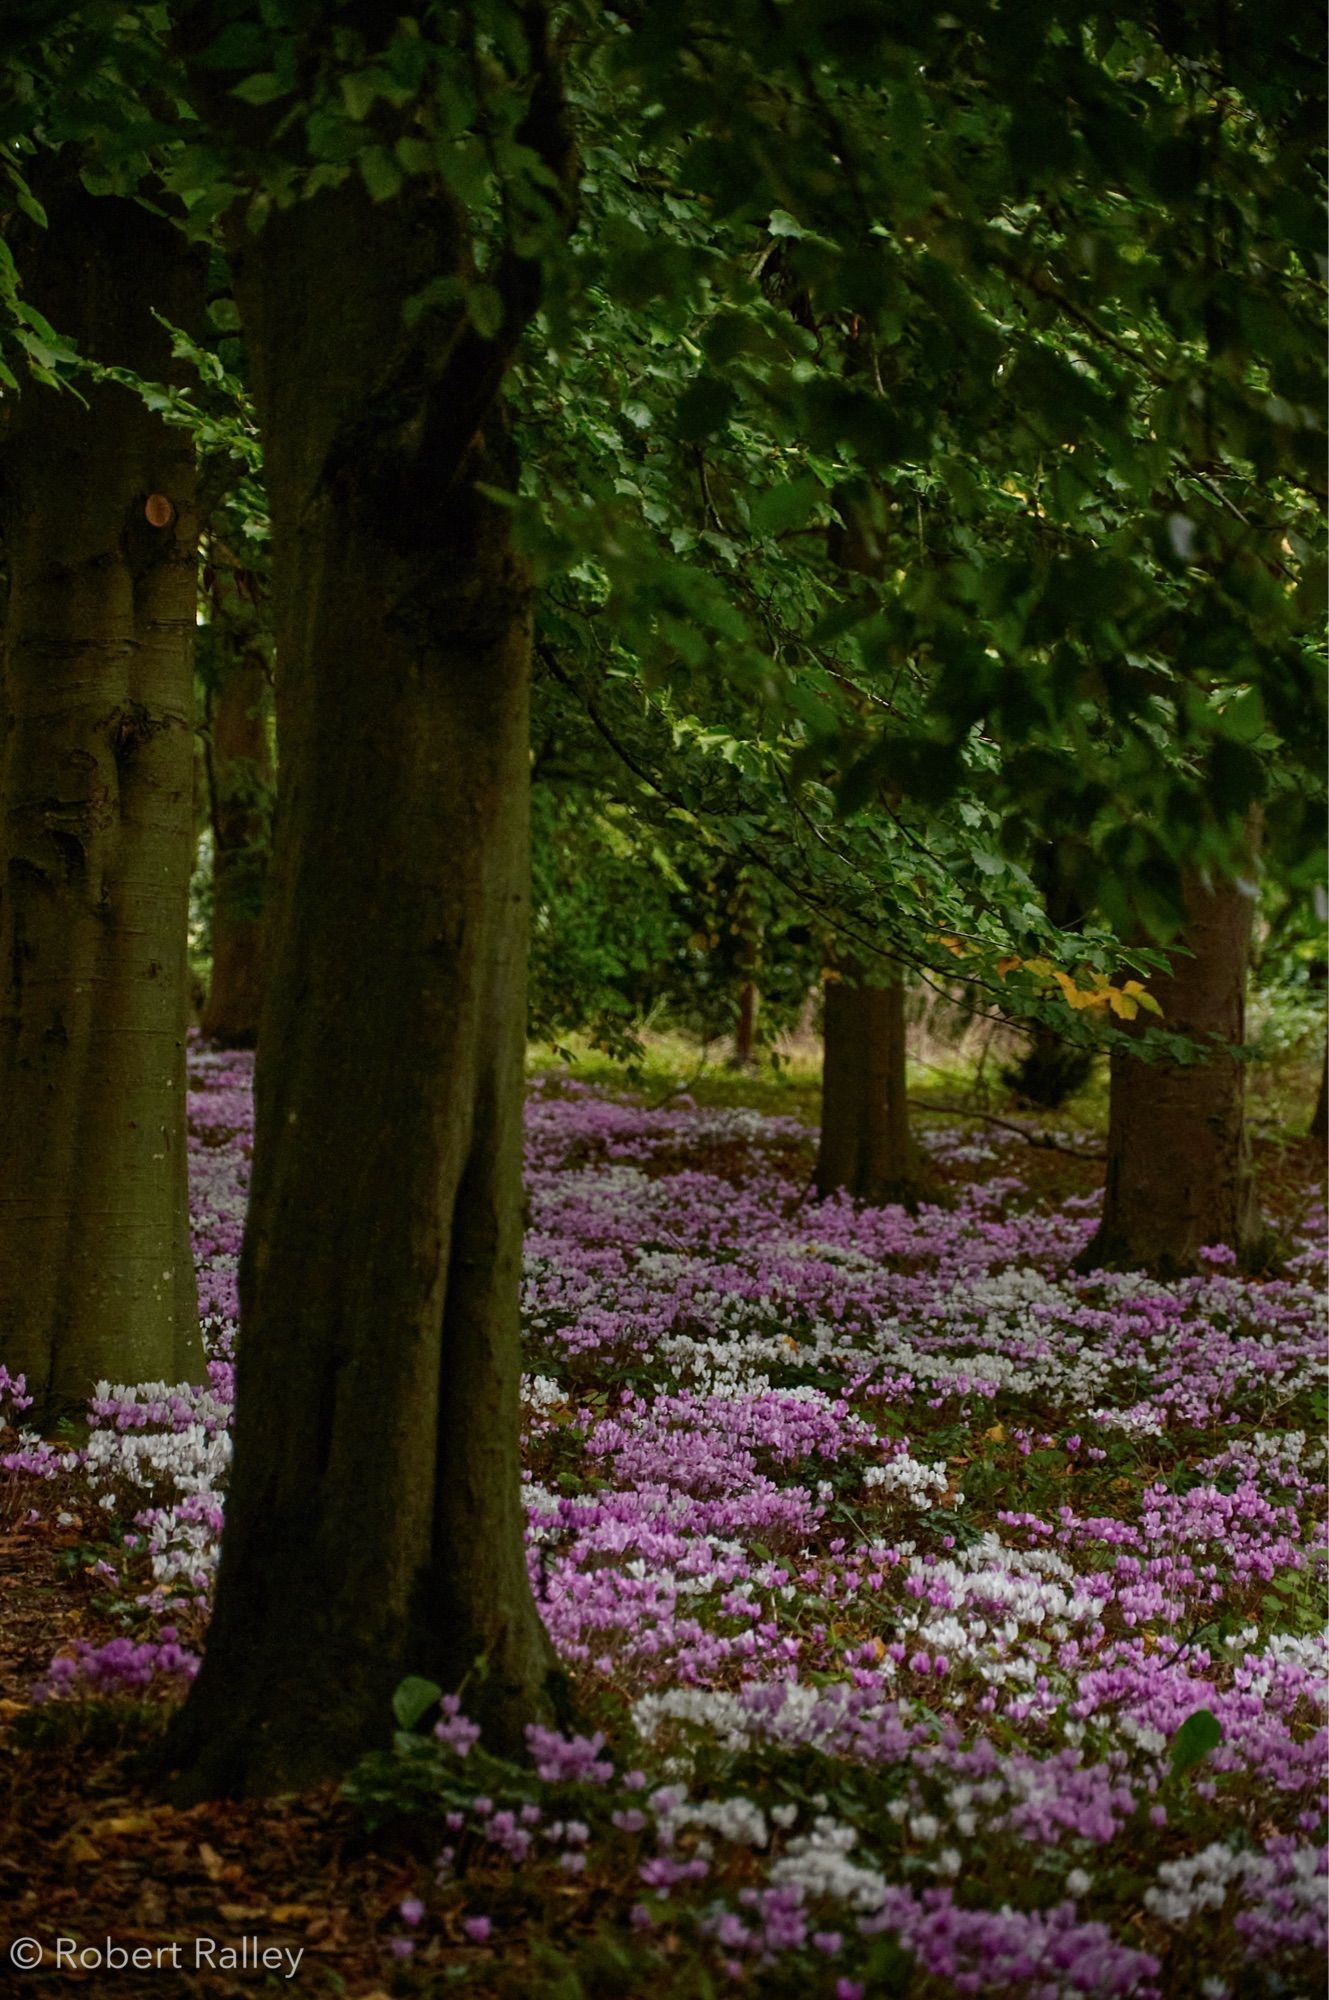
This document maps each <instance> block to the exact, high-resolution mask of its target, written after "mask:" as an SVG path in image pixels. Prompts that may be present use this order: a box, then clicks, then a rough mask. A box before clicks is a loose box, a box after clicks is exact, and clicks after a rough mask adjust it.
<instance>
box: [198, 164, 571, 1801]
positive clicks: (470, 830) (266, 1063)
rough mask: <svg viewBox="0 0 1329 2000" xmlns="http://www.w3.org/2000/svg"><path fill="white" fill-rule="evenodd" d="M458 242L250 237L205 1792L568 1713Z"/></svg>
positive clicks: (519, 854) (522, 759)
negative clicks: (262, 887)
mask: <svg viewBox="0 0 1329 2000" xmlns="http://www.w3.org/2000/svg"><path fill="white" fill-rule="evenodd" d="M413 185H414V186H415V187H419V186H420V185H421V184H420V183H419V182H416V183H414V184H413ZM463 241H464V239H463V235H462V231H461V229H460V227H459V225H458V222H457V219H456V218H455V216H454V215H453V214H452V213H451V211H450V210H449V209H447V208H446V207H445V206H444V205H443V204H442V203H440V202H438V201H434V200H428V199H426V198H425V197H424V196H421V197H419V198H413V197H412V196H410V195H409V194H408V195H403V196H402V197H400V198H399V199H397V200H394V201H389V202H384V203H380V204H379V205H377V206H375V205H374V204H373V203H371V202H370V200H369V199H368V197H367V195H366V194H365V193H364V191H363V189H362V188H361V187H360V185H359V182H358V181H352V182H350V183H348V184H347V185H346V186H345V187H343V188H340V189H336V190H329V191H325V192H323V193H320V194H318V195H317V196H315V197H314V198H312V199H310V200H306V201H303V202H300V203H297V204H296V205H294V206H293V207H292V208H290V209H288V210H285V211H278V212H275V213H274V214H273V215H272V217H271V219H270V220H269V221H268V222H267V223H266V225H265V226H264V227H263V229H262V230H261V231H259V232H258V234H257V235H249V234H248V233H247V232H246V231H245V230H244V228H243V225H242V226H241V228H240V229H239V230H238V231H237V249H236V254H235V259H234V269H235V281H236V290H237V297H238V299H239V303H240V308H241V314H242V319H243V322H244V327H245V332H246V337H247V339H248V341H249V343H250V348H251V353H252V356H253V360H254V368H255V390H256V398H257V407H258V413H259V420H260V426H261V429H262V433H263V438H264V447H265V462H266V466H267V481H268V493H269V498H270V504H271V514H272V548H273V601H274V610H275V625H276V640H277V658H278V673H277V723H278V740H279V742H280V744H281V754H282V772H281V785H282V799H281V807H280V811H279V813H278V816H277V827H276V842H275V854H274V883H273V895H272V902H271V910H272V923H273V942H272V955H271V966H270V976H269V981H268V988H267V993H266V996H265V999H264V1005H263V1012H262V1017H261V1023H260V1032H259V1043H258V1060H257V1077H256V1129H255V1143H254V1169H253V1181H252V1187H251V1194H250V1206H249V1215H248V1221H247V1225H246V1231H245V1238H244V1248H243V1255H242V1261H241V1272H240V1296H241V1331H240V1339H239V1347H238V1382H237V1411H236V1424H235V1457H234V1470H233V1476H232V1481H231V1488H230V1493H229V1497H228V1502H227V1513H226V1527H225V1534H224V1538H223V1544H222V1557H221V1566H220V1572H219V1577H218V1587H217V1598H216V1608H215V1611H214V1614H213V1621H212V1626H211V1630H210V1632H209V1636H208V1646H207V1653H206V1657H205V1659H204V1663H203V1668H202V1671H201V1674H200V1676H199V1678H198V1680H197V1682H196V1683H195V1686H194V1688H193V1690H192V1692H191V1695H190V1697H189V1700H188V1703H187V1705H186V1707H185V1709H184V1711H183V1713H182V1716H181V1718H180V1722H179V1725H178V1728H177V1731H176V1736H175V1741H174V1751H175V1756H176V1759H177V1761H179V1762H180V1763H182V1764H183V1765H184V1766H185V1773H184V1777H183V1780H182V1782H181V1784H180V1786H179V1789H180V1790H181V1791H182V1792H183V1793H184V1794H185V1795H189V1794H190V1793H194V1794H199V1793H209V1792H211V1793H215V1792H218V1791H223V1792H241V1793H250V1794H254V1793H262V1792H268V1791H273V1790H282V1789H287V1788H290V1787H292V1786H297V1787H298V1786H302V1785H305V1784H307V1783H310V1782H312V1781H315V1780H318V1779H322V1778H325V1777H327V1776H329V1775H330V1774H336V1773H339V1772H342V1771H344V1770H345V1769H346V1768H347V1767H348V1766H349V1765H350V1764H351V1763H352V1762H353V1761H354V1759H355V1758H356V1757H357V1756H358V1755H359V1754H360V1753H362V1752H363V1751H364V1750H365V1749H366V1748H368V1747H370V1746H372V1745H374V1744H377V1743H382V1742H385V1741H386V1740H387V1737H388V1734H389V1731H390V1729H391V1709H390V1703H391V1697H392V1693H393V1690H394V1688H395V1687H396V1685H397V1684H398V1683H399V1682H400V1680H401V1679H402V1678H403V1676H404V1675H406V1674H408V1673H416V1674H423V1675H426V1676H429V1677H432V1678H433V1679H434V1680H436V1681H437V1682H438V1683H440V1684H441V1685H442V1686H443V1687H445V1688H450V1689H455V1688H457V1687H459V1686H460V1685H461V1684H462V1683H463V1681H466V1682H467V1688H466V1706H467V1709H468V1711H469V1712H470V1713H472V1714H473V1715H475V1716H476V1718H477V1719H478V1720H479V1721H480V1722H481V1724H482V1726H483V1727H484V1728H485V1730H486V1733H487V1735H488V1737H489V1738H490V1740H491V1741H493V1742H495V1743H496V1744H498V1745H501V1746H503V1747H504V1748H506V1749H508V1750H514V1749H520V1748H521V1745H522V1739H523V1731H524V1725H525V1724H526V1722H527V1721H528V1720H530V1719H532V1718H535V1717H537V1716H540V1715H542V1714H543V1715H548V1714H549V1713H550V1712H551V1704H553V1705H556V1704H557V1699H558V1695H559V1676H558V1674H557V1670H556V1666H555V1660H554V1655H553V1652H552V1648H551V1647H550V1644H549V1641H548V1639H547V1637H546V1635H545V1632H544V1629H543V1627H542V1625H541V1623H540V1620H539V1616H538V1614H537V1611H536V1608H535V1603H534V1599H533V1596H532V1592H531V1588H530V1584H529V1581H528V1576H527V1568H526V1560H525V1548H524V1519H523V1509H522V1503H521V1494H520V1484H519V1479H520V1472H519V1406H518V1399H519V1389H520V1371H521V1355H520V1346H519V1327H518V1286H519V1276H520V1250H521V1217H522V1186H521V1119H522V1097H523V1057H524V1025H525V969H526V942H527V926H528V919H529V900H530V898H529V881H528V852H527V840H528V831H527V829H528V806H529V796H528V795H529V736H528V686H529V678H530V653H531V582H530V578H529V576H528V574H527V570H526V566H525V564H524V562H523V560H522V559H521V558H520V557H519V556H518V554H517V553H516V551H515V549H514V547H513V543H512V538H511V529H510V518H511V517H510V514H509V512H508V510H507V509H505V508H504V507H502V506H500V505H497V504H495V503H493V502H492V501H490V500H488V499H486V498H484V497H483V496H482V494H481V493H480V492H479V491H478V490H477V487H478V485H479V484H480V483H482V482H483V483H488V484H490V485H492V486H496V487H499V488H501V489H503V490H505V491H511V490H512V489H513V488H514V486H515V483H516V468H515V465H514V463H513V457H512V453H511V450H510V447H509V445H508V442H507V436H506V426H505V422H504V417H503V412H502V408H501V404H500V402H499V400H498V387H499V383H500V382H501V378H502V372H503V363H502V359H501V357H499V358H498V359H497V360H496V359H495V356H494V354H493V352H492V351H491V349H490V347H489V346H488V345H487V344H486V343H478V345H477V341H476V340H472V339H470V338H469V336H468V335H467V334H466V332H465V330H464V328H462V329H460V330H459V329H458V327H457V325H456V323H455V321H452V322H450V321H447V320H445V319H442V318H440V317H439V316H433V317H431V316H426V317H425V318H424V319H422V320H420V321H418V322H417V323H416V324H415V325H414V326H413V327H410V328H408V327H407V326H406V325H405V322H404V319H403V314H402V302H403V299H404V298H405V297H407V296H409V295H410V294H411V293H412V292H414V291H417V290H419V289H420V288H421V287H423V285H424V284H425V283H426V282H427V281H429V280H431V279H434V278H437V277H438V276H439V275H440V274H443V273H446V272H448V271H450V270H457V269H458V268H460V264H461V260H462V258H463V256H464V254H465V253H464V248H463ZM348 271H353V272H355V273H356V274H357V276H356V282H355V283H354V284H353V285H348V284H347V283H346V273H347V272H348ZM468 412H470V413H472V414H471V415H469V416H468V414H467V413H468ZM477 1663H482V1670H481V1672H479V1673H475V1672H474V1671H473V1670H474V1669H475V1668H476V1667H477ZM468 1677H470V1678H469V1679H468Z"/></svg>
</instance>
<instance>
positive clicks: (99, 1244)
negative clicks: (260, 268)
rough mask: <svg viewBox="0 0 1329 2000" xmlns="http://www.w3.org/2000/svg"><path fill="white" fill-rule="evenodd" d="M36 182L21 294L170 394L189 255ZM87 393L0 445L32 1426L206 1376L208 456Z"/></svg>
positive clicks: (16, 1109)
mask: <svg viewBox="0 0 1329 2000" xmlns="http://www.w3.org/2000/svg"><path fill="white" fill-rule="evenodd" d="M48 181H49V184H46V185H43V188H42V193H43V195H44V196H45V199H46V203H47V208H48V213H49V218H50V227H49V230H46V231H40V230H29V231H26V232H25V233H24V235H23V238H22V240H21V241H20V244H19V253H18V254H19V262H20V268H21V271H22V275H23V280H24V287H25V292H26V295H27V296H28V297H29V298H30V299H31V300H32V302H33V303H34V304H35V305H37V306H38V307H40V309H41V310H42V311H43V312H44V313H45V314H46V316H47V318H48V319H50V320H51V321H52V323H53V324H54V325H55V326H56V327H58V328H59V330H60V331H61V332H62V333H64V334H65V335H67V336H70V337H72V338H73V339H74V340H75V341H76V342H77V344H78V346H79V348H80V349H81V351H82V352H84V353H85V354H88V355H90V356H92V357H93V358H94V359H96V360H99V361H101V362H104V363H108V364H115V365H119V366H122V367H126V368H131V369H133V370H134V371H135V372H137V373H138V374H140V375H143V376H145V377H146V378H148V379H150V380H158V381H160V380H162V379H165V378H167V377H169V376H170V375H171V372H172V362H171V359H170V347H169V340H168V337H167V335H166V333H165V332H164V330H163V328H162V327H161V325H160V324H159V323H158V321H157V320H156V319H154V318H153V309H154V308H155V309H156V310H157V311H159V312H161V313H163V314H164V315H165V316H166V317H167V318H168V319H170V320H171V321H172V322H173V323H174V324H176V325H185V326H189V325H191V324H193V323H195V321H196V319H197V318H198V316H199V315H200V313H201V305H202V274H201V268H200V265H199V261H198V259H197V256H196V254H195V253H194V252H192V251H190V250H189V249H188V248H187V246H186V244H185V241H184V238H183V237H182V236H181V235H180V234H179V232H178V231H177V230H175V229H174V228H173V227H172V226H171V225H170V224H169V223H168V222H166V221H164V220H161V219H160V218H158V217H155V216H153V215H151V214H149V213H148V212H147V211H146V210H144V209H143V208H141V207H139V206H138V205H137V204H136V203H133V202H130V201H126V200H120V199H118V198H112V197H98V198H94V197H92V196H90V195H88V194H86V193H85V192H84V191H83V189H82V187H81V186H80V185H79V183H78V180H77V177H76V175H75V174H74V173H73V172H72V170H70V169H67V168H66V167H65V166H64V165H63V163H59V162H57V163H56V164H55V165H54V167H53V168H52V169H51V171H50V174H49V176H48ZM81 386H82V394H83V396H84V397H85V398H86V400H85V401H81V400H79V398H78V397H76V396H75V395H73V394H70V393H62V392H59V391H57V390H54V389H51V388H49V387H46V386H43V385H41V384H38V383H29V384H27V385H26V386H25V387H24V390H23V393H22V394H21V396H19V397H18V398H17V399H15V400H14V401H13V402H12V403H8V404H7V409H6V421H5V427H4V432H3V443H2V444H0V511H2V517H3V533H4V545H5V553H6V559H7V564H8V570H9V599H8V611H7V618H6V624H5V642H4V663H3V675H2V677H0V689H2V698H3V752H2V753H0V966H3V975H2V977H3V994H2V997H0V1357H3V1359H4V1361H5V1363H6V1365H7V1366H8V1367H9V1368H10V1369H11V1371H14V1372H22V1373H23V1374H24V1375H25V1377H26V1378H27V1384H28V1389H29V1393H30V1394H31V1395H32V1396H33V1398H34V1408H33V1417H34V1418H35V1420H36V1421H37V1422H38V1423H40V1424H49V1423H50V1422H51V1421H53V1420H54V1419H55V1418H57V1417H59V1416H62V1415H66V1414H74V1413H81V1412H82V1410H83V1408H84V1406H85V1405H86V1402H87V1398H88V1395H89V1393H90V1392H91V1391H92V1389H93V1388H94V1386H95V1385H96V1383H97V1382H98V1381H100V1380H102V1379H110V1380H115V1381H129V1382H137V1381H154V1380H167V1381H178V1380H180V1379H182V1378H186V1377H188V1378H190V1379H193V1380H199V1379H201V1378H202V1374H203V1354H202V1346H201V1342H200V1338H199V1328H198V1305H197V1294H196V1289H195V1279H194V1265H193V1259H192V1256H191V1252H190V1241H189V1213H188V1187H187V1156H186V1133H185V1031H186V1026H187V1019H188V1003H189V994H188V979H187V966H186V919H187V910H188V894H189V875H190V865H191V861H192V835H193V825H192V812H193V804H192V788H193V714H192V705H193V680H192V661H193V642H194V617H195V604H196V588H197V585H196V567H197V566H196V546H197V519H196V513H195V469H194V459H193V451H192V447H191V445H190V442H189V439H188V436H187V434H186V433H185V432H184V431H183V430H180V429H178V428H171V427H168V426H167V425H166V424H164V423H163V422H162V421H161V419H160V418H159V417H158V416H155V415H153V414H152V413H151V412H150V411H149V410H148V409H147V407H146V406H145V404H144V403H143V402H142V401H141V400H140V398H139V397H138V396H137V395H135V394H134V393H133V392H132V391H131V390H129V389H127V388H124V387H121V386H118V385H116V384H104V385H87V384H84V385H81ZM149 496H156V499H155V500H154V503H153V506H152V508H151V509H149V508H148V505H147V503H148V500H149ZM164 503H169V506H166V505H165V504H164ZM149 513H151V514H152V515H154V516H155V517H156V518H157V519H158V520H159V521H160V523H161V524H160V525H153V523H152V521H151V520H150V519H149ZM163 516H166V518H163Z"/></svg>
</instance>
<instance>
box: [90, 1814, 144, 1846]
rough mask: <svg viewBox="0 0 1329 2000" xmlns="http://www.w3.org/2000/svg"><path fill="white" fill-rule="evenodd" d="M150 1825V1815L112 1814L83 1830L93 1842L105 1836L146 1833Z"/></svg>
mask: <svg viewBox="0 0 1329 2000" xmlns="http://www.w3.org/2000/svg"><path fill="white" fill-rule="evenodd" d="M151 1825H152V1814H151V1813H145V1812H137V1813H112V1815H111V1817H110V1818H109V1819H99V1820H95V1821H94V1822H93V1824H92V1825H91V1826H90V1827H88V1828H86V1829H85V1830H86V1832H87V1833H88V1834H89V1835H90V1836H91V1838H92V1839H94V1840H95V1839H97V1838H98V1837H99V1836H100V1837H102V1838H104V1837H105V1836H106V1835H107V1834H125V1833H146V1832H147V1831H148V1829H149V1828H150V1827H151Z"/></svg>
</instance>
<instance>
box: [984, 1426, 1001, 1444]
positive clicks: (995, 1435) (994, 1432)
mask: <svg viewBox="0 0 1329 2000" xmlns="http://www.w3.org/2000/svg"><path fill="white" fill-rule="evenodd" d="M983 1435H984V1437H985V1438H991V1439H992V1442H993V1444H1001V1443H1003V1442H1004V1440H1005V1437H1006V1426H1005V1424H993V1426H992V1429H991V1430H990V1431H984V1433H983Z"/></svg>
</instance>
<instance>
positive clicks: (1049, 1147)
mask: <svg viewBox="0 0 1329 2000" xmlns="http://www.w3.org/2000/svg"><path fill="white" fill-rule="evenodd" d="M908 1102H909V1103H910V1104H911V1105H912V1106H913V1108H914V1109H915V1110H916V1111H936V1112H939V1113H944V1114H945V1115H946V1116H947V1117H948V1118H981V1119H982V1120H983V1121H984V1123H985V1124H988V1125H1000V1126H1001V1127H1002V1129H1003V1131H1006V1132H1014V1133H1016V1134H1017V1135H1018V1136H1019V1137H1020V1138H1021V1139H1023V1140H1024V1142H1025V1144H1026V1145H1027V1146H1038V1147H1041V1148H1042V1150H1043V1151H1044V1152H1048V1153H1069V1154H1070V1156H1071V1158H1072V1159H1073V1160H1105V1159H1106V1158H1107V1154H1106V1153H1086V1152H1083V1151H1082V1150H1081V1148H1080V1147H1079V1146H1064V1145H1063V1144H1062V1142H1061V1140H1060V1139H1054V1138H1053V1137H1052V1136H1051V1134H1050V1133H1048V1132H1030V1131H1029V1130H1028V1129H1027V1128H1026V1127H1025V1126H1023V1125H1017V1124H1016V1123H1015V1121H1014V1120H1013V1119H1011V1118H998V1117H997V1116H996V1114H995V1112H992V1111H973V1110H970V1109H969V1107H968V1106H967V1105H964V1104H934V1103H932V1101H931V1100H930V1099H929V1098H923V1097H911V1098H910V1099H909V1100H908Z"/></svg>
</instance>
